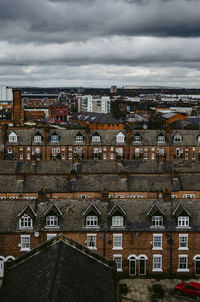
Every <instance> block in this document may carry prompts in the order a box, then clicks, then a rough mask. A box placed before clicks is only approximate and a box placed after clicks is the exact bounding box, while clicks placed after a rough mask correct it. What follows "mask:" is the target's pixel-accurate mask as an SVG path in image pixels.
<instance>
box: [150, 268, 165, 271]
mask: <svg viewBox="0 0 200 302" xmlns="http://www.w3.org/2000/svg"><path fill="white" fill-rule="evenodd" d="M152 272H163V270H162V269H161V268H154V269H153V270H152Z"/></svg>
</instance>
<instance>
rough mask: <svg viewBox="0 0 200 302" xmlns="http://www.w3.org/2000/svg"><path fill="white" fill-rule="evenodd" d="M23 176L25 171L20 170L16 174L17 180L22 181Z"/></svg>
mask: <svg viewBox="0 0 200 302" xmlns="http://www.w3.org/2000/svg"><path fill="white" fill-rule="evenodd" d="M24 178H25V173H24V172H23V171H22V170H20V171H19V172H18V175H17V180H18V181H24Z"/></svg>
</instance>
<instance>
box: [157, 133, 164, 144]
mask: <svg viewBox="0 0 200 302" xmlns="http://www.w3.org/2000/svg"><path fill="white" fill-rule="evenodd" d="M158 143H165V136H164V135H163V134H160V135H158Z"/></svg>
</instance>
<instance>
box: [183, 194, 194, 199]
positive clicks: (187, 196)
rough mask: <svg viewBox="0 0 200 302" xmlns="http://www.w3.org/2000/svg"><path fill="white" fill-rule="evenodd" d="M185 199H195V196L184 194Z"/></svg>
mask: <svg viewBox="0 0 200 302" xmlns="http://www.w3.org/2000/svg"><path fill="white" fill-rule="evenodd" d="M183 198H195V195H194V194H183Z"/></svg>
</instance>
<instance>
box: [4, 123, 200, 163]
mask: <svg viewBox="0 0 200 302" xmlns="http://www.w3.org/2000/svg"><path fill="white" fill-rule="evenodd" d="M0 140H1V148H0V155H1V159H2V160H3V159H7V160H21V161H24V160H28V161H29V160H34V159H35V160H62V161H66V160H72V159H75V158H78V159H84V160H92V159H95V160H115V159H117V158H118V159H126V160H145V161H149V160H153V161H155V160H160V161H162V160H174V159H184V160H186V161H187V160H199V159H200V131H198V130H176V131H172V132H171V131H170V132H166V131H160V130H137V131H130V130H122V131H119V130H89V129H87V130H67V129H55V128H50V127H46V128H26V127H8V128H7V127H6V126H3V127H2V129H1V130H0Z"/></svg>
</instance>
